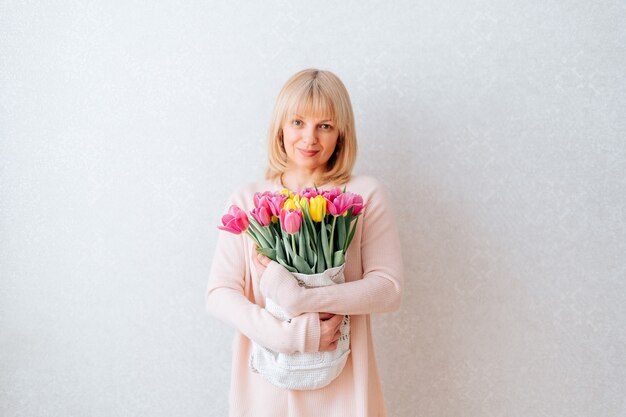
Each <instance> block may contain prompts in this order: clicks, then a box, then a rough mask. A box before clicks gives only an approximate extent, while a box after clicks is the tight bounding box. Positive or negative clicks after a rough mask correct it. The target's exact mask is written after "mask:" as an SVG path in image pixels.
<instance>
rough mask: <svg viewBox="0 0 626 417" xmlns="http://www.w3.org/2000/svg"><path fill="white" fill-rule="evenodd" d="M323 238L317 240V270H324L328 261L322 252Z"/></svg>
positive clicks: (318, 271) (317, 271)
mask: <svg viewBox="0 0 626 417" xmlns="http://www.w3.org/2000/svg"><path fill="white" fill-rule="evenodd" d="M322 252H323V250H322V239H320V240H318V241H317V262H316V263H315V272H316V273H318V274H319V273H320V272H324V270H325V269H326V263H325V262H324V254H323V253H322Z"/></svg>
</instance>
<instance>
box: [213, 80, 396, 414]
mask: <svg viewBox="0 0 626 417" xmlns="http://www.w3.org/2000/svg"><path fill="white" fill-rule="evenodd" d="M268 133H269V134H268V147H269V164H268V168H267V171H266V174H265V177H266V179H265V180H264V181H258V182H252V183H248V184H246V185H244V186H243V187H241V188H240V189H239V190H237V191H236V192H235V193H234V194H232V195H231V197H230V198H229V200H228V202H227V204H226V205H225V211H226V210H227V209H228V207H230V205H231V204H236V205H238V206H239V207H240V208H242V209H243V210H245V211H246V212H250V210H251V209H252V204H253V196H254V193H256V192H263V191H268V190H270V191H275V190H277V189H282V188H288V189H289V190H291V191H296V190H300V189H302V188H305V187H312V186H314V185H315V186H317V187H318V188H319V189H331V188H334V187H337V186H340V187H341V188H342V189H343V187H344V186H345V187H346V191H350V192H353V193H355V194H359V195H361V196H362V197H363V201H364V203H365V209H364V212H363V215H362V216H361V217H360V218H359V221H358V223H357V228H356V232H355V234H354V238H353V240H352V243H351V245H350V247H349V248H348V251H347V253H346V266H345V270H344V274H345V279H346V282H345V283H344V284H337V285H333V286H329V287H319V288H305V287H300V286H299V285H298V283H297V281H296V280H295V279H294V278H293V276H292V275H291V273H290V272H289V271H287V269H285V268H284V267H283V266H282V265H280V264H279V263H277V262H275V261H270V260H269V259H268V258H266V257H264V256H262V255H260V254H258V253H257V251H256V245H255V244H254V242H253V241H252V239H250V238H249V237H248V236H247V235H246V234H240V235H234V234H231V233H228V232H224V231H220V232H219V236H218V242H217V247H216V250H215V255H214V259H213V263H212V266H211V271H210V276H209V283H208V288H207V292H206V303H207V311H208V312H209V314H211V315H213V316H215V317H217V318H219V319H220V320H222V321H224V322H227V323H230V324H231V325H232V326H233V327H234V328H235V329H236V330H237V331H236V333H235V339H234V341H233V360H232V375H231V383H230V416H231V417H235V416H236V417H243V416H250V417H266V416H267V417H286V416H289V417H309V416H310V417H319V416H325V417H329V416H341V417H374V416H376V417H380V416H386V412H385V406H384V401H383V392H382V388H381V383H380V379H379V375H378V370H377V366H376V360H375V357H374V345H373V341H372V333H371V322H370V314H371V313H383V312H390V311H395V310H397V309H398V308H399V307H400V303H401V294H402V287H403V266H402V256H401V247H400V240H399V237H398V230H397V227H396V222H395V218H394V213H393V209H392V207H391V205H390V199H389V194H388V192H387V190H386V189H385V188H384V187H383V186H382V185H381V183H380V182H378V181H377V180H375V179H374V178H372V177H369V176H364V175H358V176H356V175H351V172H352V168H353V166H354V164H355V160H356V151H357V143H356V134H355V126H354V116H353V112H352V105H351V103H350V98H349V95H348V92H347V90H346V88H345V86H344V85H343V83H342V82H341V80H339V78H337V76H336V75H334V74H333V73H331V72H329V71H321V70H317V69H306V70H303V71H300V72H298V73H297V74H295V75H294V76H292V77H291V78H290V79H289V80H288V81H287V83H286V84H285V85H284V87H283V88H282V90H281V91H280V93H279V95H278V98H277V101H276V105H275V107H274V111H273V113H272V119H271V123H270V128H269V132H268ZM266 297H268V298H271V299H272V300H274V301H275V302H276V303H277V304H278V305H280V306H283V307H285V308H286V310H288V311H290V312H293V313H295V315H296V317H294V318H293V319H291V321H290V322H282V321H280V320H278V319H276V318H274V317H273V316H272V315H271V314H269V313H268V312H267V311H266V310H265V309H264V306H265V298H266ZM344 315H350V317H351V319H350V320H351V322H350V349H351V352H350V355H349V356H348V360H347V363H346V365H345V367H344V368H343V370H342V372H341V374H340V375H339V376H338V377H337V378H336V379H335V380H333V381H332V382H331V383H330V384H329V385H327V386H325V387H323V388H320V389H317V390H308V391H296V390H284V389H281V388H277V387H275V386H274V385H272V384H270V383H269V382H267V381H266V380H265V379H264V378H263V377H262V376H261V375H259V374H257V373H255V372H254V371H253V370H252V369H250V366H249V363H248V361H249V357H250V351H251V340H254V341H256V342H257V343H259V344H260V345H262V346H266V347H268V348H269V349H272V350H274V351H277V352H283V353H293V352H316V351H328V350H334V349H335V348H336V346H337V339H338V335H339V332H338V329H339V325H340V324H341V321H342V319H343V316H344Z"/></svg>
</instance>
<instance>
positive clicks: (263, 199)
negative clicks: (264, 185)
mask: <svg viewBox="0 0 626 417" xmlns="http://www.w3.org/2000/svg"><path fill="white" fill-rule="evenodd" d="M273 196H274V193H271V192H269V191H265V192H264V193H263V194H261V193H254V207H267V209H268V210H269V208H270V207H269V199H270V198H272V197H273Z"/></svg>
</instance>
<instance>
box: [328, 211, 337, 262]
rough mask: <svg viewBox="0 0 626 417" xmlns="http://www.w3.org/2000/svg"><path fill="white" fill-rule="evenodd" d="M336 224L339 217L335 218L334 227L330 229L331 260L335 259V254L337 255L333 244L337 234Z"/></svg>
mask: <svg viewBox="0 0 626 417" xmlns="http://www.w3.org/2000/svg"><path fill="white" fill-rule="evenodd" d="M335 223H337V216H334V217H333V225H332V227H331V228H330V241H329V242H328V243H329V246H330V255H331V259H332V258H333V254H334V253H335V245H334V242H333V236H334V234H335Z"/></svg>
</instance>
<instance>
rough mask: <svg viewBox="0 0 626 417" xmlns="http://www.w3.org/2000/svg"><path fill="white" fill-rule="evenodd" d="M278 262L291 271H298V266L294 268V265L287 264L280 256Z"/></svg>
mask: <svg viewBox="0 0 626 417" xmlns="http://www.w3.org/2000/svg"><path fill="white" fill-rule="evenodd" d="M278 263H280V264H281V265H282V266H284V267H285V268H287V270H288V271H289V272H298V270H297V269H296V268H294V267H293V266H290V265H287V263H286V262H285V261H283V260H282V259H280V258H278Z"/></svg>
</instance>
